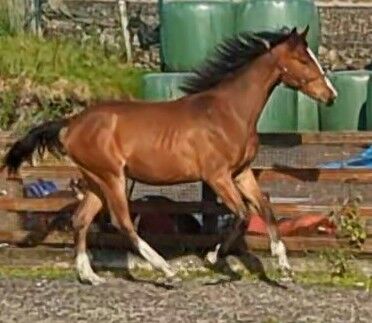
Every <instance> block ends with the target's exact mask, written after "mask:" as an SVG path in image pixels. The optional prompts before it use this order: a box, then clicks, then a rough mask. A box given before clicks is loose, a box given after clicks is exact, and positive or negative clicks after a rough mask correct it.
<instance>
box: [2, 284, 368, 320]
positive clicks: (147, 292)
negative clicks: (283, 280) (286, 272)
mask: <svg viewBox="0 0 372 323" xmlns="http://www.w3.org/2000/svg"><path fill="white" fill-rule="evenodd" d="M0 295H1V296H0V322H4V323H10V322H53V323H57V322H142V323H148V322H267V323H269V322H270V323H274V322H296V323H300V322H321V323H331V322H372V295H371V294H369V293H367V292H365V291H361V290H352V289H343V288H335V287H332V288H331V287H329V288H328V287H327V288H325V287H314V286H313V287H309V286H307V287H304V286H300V285H291V286H290V288H289V289H288V290H283V289H279V288H274V287H269V286H267V285H266V284H264V283H261V282H259V283H253V282H247V281H237V282H233V283H224V284H220V285H213V286H196V284H195V283H192V282H190V283H187V284H184V285H183V286H182V287H180V288H178V289H173V290H166V289H163V288H159V287H155V286H153V285H150V284H143V283H134V282H130V281H127V280H124V279H114V278H112V279H111V280H110V281H109V282H108V283H106V284H104V285H101V286H99V287H91V286H86V285H81V284H79V283H78V282H75V281H71V280H68V279H58V280H52V281H47V280H31V279H16V278H11V279H2V280H0Z"/></svg>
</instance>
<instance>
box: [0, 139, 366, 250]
mask: <svg viewBox="0 0 372 323" xmlns="http://www.w3.org/2000/svg"><path fill="white" fill-rule="evenodd" d="M13 141H14V137H13V136H12V135H10V134H6V135H1V134H0V147H1V146H3V147H5V146H8V145H9V144H10V143H12V142H13ZM261 142H262V143H263V144H264V145H267V146H270V145H273V146H275V147H278V146H296V145H319V144H322V145H342V146H347V145H349V146H353V147H355V146H358V147H362V146H365V145H367V144H369V143H371V142H372V132H363V133H337V134H335V133H316V134H302V135H297V134H295V135H293V134H275V135H270V134H265V135H261ZM254 172H255V175H256V177H257V178H258V180H259V182H260V183H261V184H265V183H270V182H273V181H288V182H292V183H296V182H332V183H341V182H344V183H345V182H346V183H359V184H370V183H372V172H371V171H370V170H368V169H352V170H351V169H343V170H339V169H319V168H315V167H306V168H304V167H285V166H281V167H256V168H255V169H254ZM20 175H21V178H23V179H26V178H27V179H28V178H51V179H56V178H58V179H68V178H76V177H80V173H79V171H78V169H77V168H76V167H75V166H73V165H71V164H69V163H63V162H62V163H59V164H58V165H52V164H51V162H50V160H48V161H47V163H44V164H42V165H40V166H37V167H24V168H22V171H21V174H20ZM77 204H78V201H77V200H76V199H74V198H66V197H59V198H53V197H50V198H49V197H48V198H23V197H12V196H4V197H0V210H4V211H9V212H18V213H19V214H23V213H25V212H35V213H40V214H42V215H41V216H48V215H51V216H56V214H58V213H59V212H61V211H68V212H73V210H74V209H75V208H76V206H77ZM130 207H131V210H132V211H133V212H136V213H141V214H145V213H152V212H154V211H156V212H158V213H159V212H160V213H168V214H180V213H182V214H185V213H186V214H188V213H203V214H205V215H209V216H215V215H216V214H225V213H229V212H228V210H227V209H226V208H225V207H224V206H222V205H220V204H218V203H216V202H214V201H203V202H202V203H200V202H164V201H157V202H140V201H137V202H135V203H131V206H130ZM273 207H274V210H275V212H276V214H279V215H285V216H298V215H303V214H326V213H329V212H330V210H331V209H332V206H331V205H319V204H311V203H308V202H306V203H304V202H301V203H296V202H295V203H283V202H277V203H273ZM360 211H361V215H362V217H363V219H364V220H365V222H366V223H368V220H371V219H372V205H363V206H362V207H361V210H360ZM368 232H369V233H370V234H371V233H372V230H370V229H368ZM28 237H38V238H39V240H38V243H42V244H46V245H71V244H72V235H71V233H70V232H55V231H52V232H32V231H25V230H15V231H12V232H5V231H2V230H1V225H0V241H1V242H10V243H22V242H25V241H27V239H28ZM221 238H222V237H221V235H216V234H214V235H167V236H147V237H145V239H146V240H148V241H149V243H151V244H154V245H155V246H159V247H164V246H169V245H172V244H182V245H186V246H192V247H198V248H210V247H213V246H214V245H215V244H216V243H217V242H218V241H220V240H221ZM246 238H247V239H248V241H249V244H250V246H251V247H252V249H256V250H267V249H268V240H267V238H266V237H261V236H249V237H246ZM284 240H285V242H286V244H287V246H288V249H289V250H290V251H294V252H298V251H304V250H309V251H311V250H319V249H324V248H326V247H333V248H338V247H340V246H344V245H345V244H347V241H346V240H345V239H336V238H331V237H326V236H320V235H319V236H314V237H287V238H284ZM89 242H90V244H91V245H95V246H109V247H120V248H123V247H126V246H127V242H126V241H125V239H124V238H123V237H122V236H121V235H118V234H108V233H103V234H96V233H90V235H89ZM360 252H362V253H372V238H368V239H367V241H366V243H365V244H364V246H363V248H362V250H361V251H360Z"/></svg>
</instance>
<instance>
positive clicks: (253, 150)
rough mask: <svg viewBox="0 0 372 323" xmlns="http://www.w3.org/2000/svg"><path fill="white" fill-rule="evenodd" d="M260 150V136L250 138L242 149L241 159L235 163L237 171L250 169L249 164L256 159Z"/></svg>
mask: <svg viewBox="0 0 372 323" xmlns="http://www.w3.org/2000/svg"><path fill="white" fill-rule="evenodd" d="M257 150H258V136H257V135H255V136H252V137H251V138H249V139H248V140H247V141H246V143H245V145H244V146H243V147H242V148H241V152H240V154H239V157H238V158H237V160H236V161H235V165H234V166H235V167H234V168H235V170H237V171H238V170H240V169H242V168H245V167H248V166H249V164H250V163H251V162H252V161H253V159H254V158H255V157H256V154H257Z"/></svg>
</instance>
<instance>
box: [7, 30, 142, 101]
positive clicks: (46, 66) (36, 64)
mask: <svg viewBox="0 0 372 323" xmlns="http://www.w3.org/2000/svg"><path fill="white" fill-rule="evenodd" d="M0 40H1V41H0V70H1V75H2V76H3V77H8V78H17V77H24V78H29V79H31V80H32V81H34V82H37V83H39V84H43V85H48V84H50V83H53V82H55V81H57V80H59V79H64V80H67V81H68V82H71V83H73V84H85V85H87V86H88V87H89V89H90V91H91V93H92V98H93V99H104V98H119V97H121V96H123V95H124V94H132V95H134V96H135V95H137V94H138V92H139V81H140V76H141V75H142V74H143V73H144V71H143V70H141V69H138V68H134V67H133V66H130V65H127V64H126V63H124V62H123V61H122V60H121V58H120V57H118V56H117V55H108V54H107V53H106V52H105V51H104V50H103V49H102V48H101V47H100V46H99V45H97V44H95V43H93V42H91V43H85V44H84V45H81V44H78V43H77V42H75V41H74V40H71V39H41V38H37V37H34V36H32V35H28V34H26V35H17V36H2V37H1V38H0Z"/></svg>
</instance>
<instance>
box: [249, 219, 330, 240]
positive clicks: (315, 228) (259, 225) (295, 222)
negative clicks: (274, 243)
mask: <svg viewBox="0 0 372 323" xmlns="http://www.w3.org/2000/svg"><path fill="white" fill-rule="evenodd" d="M278 229H279V233H280V235H281V236H295V235H310V234H314V233H319V232H323V233H326V234H329V235H333V234H335V231H336V228H335V225H334V224H333V223H332V222H331V221H330V220H329V218H328V217H327V216H324V215H319V214H309V215H302V216H299V217H295V218H289V219H288V218H287V219H282V220H280V221H278ZM247 231H248V233H251V234H258V235H267V230H266V224H265V222H264V221H263V220H262V219H261V217H259V216H258V215H253V216H252V218H251V221H250V223H249V225H248V227H247Z"/></svg>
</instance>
